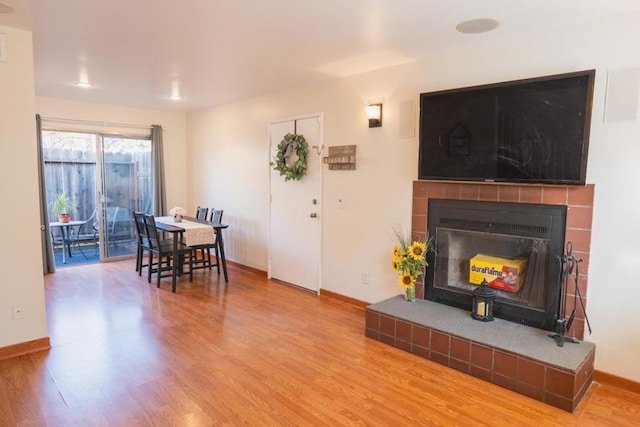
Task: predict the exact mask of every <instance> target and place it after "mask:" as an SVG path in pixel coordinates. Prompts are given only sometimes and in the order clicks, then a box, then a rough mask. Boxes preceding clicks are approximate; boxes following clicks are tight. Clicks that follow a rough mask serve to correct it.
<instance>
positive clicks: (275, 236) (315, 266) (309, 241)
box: [269, 116, 322, 292]
mask: <svg viewBox="0 0 640 427" xmlns="http://www.w3.org/2000/svg"><path fill="white" fill-rule="evenodd" d="M287 133H297V134H298V135H302V136H304V138H305V140H306V141H307V143H308V144H309V155H308V157H307V174H306V175H305V176H303V177H302V179H301V180H300V181H295V180H291V181H286V182H285V180H284V177H282V176H280V174H279V173H278V172H277V171H275V170H273V168H271V205H270V215H269V218H270V240H269V241H270V250H269V277H271V278H273V279H278V280H281V281H283V282H287V283H291V284H293V285H296V286H300V287H302V288H305V289H309V290H312V291H314V292H318V290H319V289H320V278H319V271H320V225H321V222H320V221H321V218H320V197H319V195H320V171H321V169H320V167H321V159H320V155H319V154H318V152H317V150H316V149H315V148H313V146H321V143H322V122H321V117H320V116H313V117H309V118H304V119H298V120H289V121H284V122H278V123H272V124H271V125H270V126H269V136H270V144H271V158H272V159H273V157H274V156H275V154H276V152H277V150H278V144H279V143H280V141H282V139H283V138H284V136H285V135H286V134H287Z"/></svg>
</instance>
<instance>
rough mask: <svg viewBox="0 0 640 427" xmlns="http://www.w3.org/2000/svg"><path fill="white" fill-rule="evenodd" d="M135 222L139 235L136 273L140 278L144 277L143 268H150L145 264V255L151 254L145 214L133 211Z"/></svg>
mask: <svg viewBox="0 0 640 427" xmlns="http://www.w3.org/2000/svg"><path fill="white" fill-rule="evenodd" d="M132 215H133V221H134V222H135V224H136V232H137V233H138V249H137V251H136V271H137V272H138V276H142V267H148V266H149V265H148V264H143V262H144V261H143V260H144V255H145V254H146V253H148V252H149V250H150V249H149V237H148V236H147V227H146V226H145V224H144V213H142V212H136V211H135V210H134V211H132Z"/></svg>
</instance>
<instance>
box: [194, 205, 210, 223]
mask: <svg viewBox="0 0 640 427" xmlns="http://www.w3.org/2000/svg"><path fill="white" fill-rule="evenodd" d="M208 214H209V208H202V207H200V206H198V207H197V208H196V219H201V220H205V221H206V219H207V215H208Z"/></svg>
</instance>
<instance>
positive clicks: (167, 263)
mask: <svg viewBox="0 0 640 427" xmlns="http://www.w3.org/2000/svg"><path fill="white" fill-rule="evenodd" d="M143 219H144V224H145V227H146V231H147V239H148V242H149V261H148V273H147V281H148V282H149V283H151V276H152V274H153V273H157V287H158V288H159V287H160V279H161V278H162V277H171V278H172V279H173V280H175V275H176V270H177V269H178V268H173V266H174V263H178V264H177V265H176V267H183V265H182V263H183V262H184V261H185V260H188V261H189V281H190V282H193V255H192V254H193V249H192V248H191V247H190V246H187V245H185V244H184V243H182V242H180V241H177V242H174V241H173V239H166V240H165V239H162V238H161V237H160V232H159V231H158V228H157V227H156V220H155V217H154V216H153V215H148V214H144V216H143ZM174 243H175V244H177V253H176V256H175V257H174V252H173V245H174ZM154 258H157V261H156V262H155V263H154ZM168 271H170V272H171V274H163V272H168ZM174 291H175V290H174Z"/></svg>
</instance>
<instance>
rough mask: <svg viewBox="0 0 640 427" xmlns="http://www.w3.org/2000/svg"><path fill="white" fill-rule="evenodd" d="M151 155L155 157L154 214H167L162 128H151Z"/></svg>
mask: <svg viewBox="0 0 640 427" xmlns="http://www.w3.org/2000/svg"><path fill="white" fill-rule="evenodd" d="M151 153H152V156H153V161H152V167H153V214H154V215H156V216H164V215H166V214H167V195H166V187H165V183H164V149H163V147H162V126H159V125H153V126H151Z"/></svg>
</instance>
